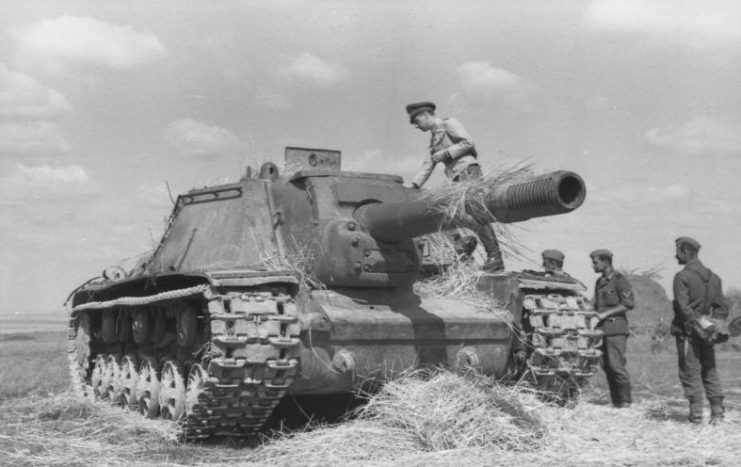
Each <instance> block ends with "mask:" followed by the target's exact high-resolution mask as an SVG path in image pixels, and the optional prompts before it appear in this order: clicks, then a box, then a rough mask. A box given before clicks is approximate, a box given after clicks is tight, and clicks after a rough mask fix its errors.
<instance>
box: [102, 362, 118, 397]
mask: <svg viewBox="0 0 741 467" xmlns="http://www.w3.org/2000/svg"><path fill="white" fill-rule="evenodd" d="M120 365H121V357H119V356H118V355H109V356H108V357H107V358H106V359H105V367H104V369H103V382H102V383H101V384H102V385H105V387H106V398H105V399H106V400H109V401H111V402H113V403H114V404H118V403H119V394H120V391H121V382H120V381H119V375H120V371H119V370H120Z"/></svg>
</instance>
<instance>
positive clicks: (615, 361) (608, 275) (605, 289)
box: [589, 249, 635, 408]
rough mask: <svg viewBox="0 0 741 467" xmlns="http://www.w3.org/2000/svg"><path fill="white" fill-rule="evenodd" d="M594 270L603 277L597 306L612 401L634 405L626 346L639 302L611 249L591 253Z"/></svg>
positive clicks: (596, 294)
mask: <svg viewBox="0 0 741 467" xmlns="http://www.w3.org/2000/svg"><path fill="white" fill-rule="evenodd" d="M589 256H590V258H591V259H592V268H593V269H594V272H596V273H599V274H600V277H599V278H598V279H597V283H596V284H595V286H594V309H595V311H596V312H597V314H598V318H599V324H598V325H597V328H598V329H601V330H602V331H603V332H604V333H605V334H604V337H603V338H602V367H603V369H604V371H605V376H607V384H608V386H609V387H610V397H611V398H612V405H613V407H616V408H626V407H630V404H631V402H632V399H631V387H630V375H629V374H628V370H627V369H626V368H625V363H626V359H625V350H626V346H627V343H628V335H629V330H628V318H627V316H626V315H627V312H628V311H629V310H631V309H633V306H634V305H635V303H634V300H633V291H632V289H631V286H630V283H629V282H628V279H627V278H626V277H625V276H624V275H623V274H621V273H620V272H618V271H616V270H615V269H614V268H613V266H612V253H611V252H610V251H609V250H604V249H600V250H595V251H593V252H591V253H590V254H589Z"/></svg>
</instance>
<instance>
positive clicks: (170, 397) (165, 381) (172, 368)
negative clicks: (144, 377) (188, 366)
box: [159, 360, 185, 420]
mask: <svg viewBox="0 0 741 467" xmlns="http://www.w3.org/2000/svg"><path fill="white" fill-rule="evenodd" d="M161 381H162V387H161V389H160V395H159V403H160V416H161V417H162V418H164V419H165V420H179V419H180V417H182V416H183V414H184V413H185V381H184V379H183V370H182V366H181V365H180V363H179V362H176V361H174V360H168V361H167V362H166V363H165V365H164V366H163V367H162V377H161Z"/></svg>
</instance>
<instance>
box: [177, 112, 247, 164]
mask: <svg viewBox="0 0 741 467" xmlns="http://www.w3.org/2000/svg"><path fill="white" fill-rule="evenodd" d="M166 138H167V141H168V142H169V143H170V144H171V145H172V146H174V147H176V148H178V149H180V150H182V151H184V153H185V155H189V156H205V155H216V154H219V153H224V152H228V151H230V150H233V149H234V148H235V147H236V146H237V145H238V144H239V139H238V138H237V137H236V136H235V135H234V134H233V133H232V132H231V131H229V130H227V129H225V128H221V127H218V126H211V125H207V124H205V123H202V122H199V121H197V120H193V119H191V118H186V119H182V120H177V121H175V122H172V123H170V125H168V126H167V129H166Z"/></svg>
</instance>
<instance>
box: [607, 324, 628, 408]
mask: <svg viewBox="0 0 741 467" xmlns="http://www.w3.org/2000/svg"><path fill="white" fill-rule="evenodd" d="M627 345H628V336H626V335H622V334H620V335H612V336H605V337H603V338H602V369H603V370H604V371H605V376H607V385H608V386H609V387H610V397H611V398H612V403H613V404H621V403H631V402H632V399H631V387H630V375H629V374H628V370H627V369H626V368H625V363H626V359H625V349H626V347H627Z"/></svg>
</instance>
